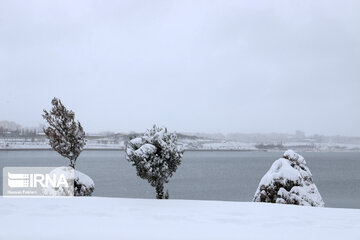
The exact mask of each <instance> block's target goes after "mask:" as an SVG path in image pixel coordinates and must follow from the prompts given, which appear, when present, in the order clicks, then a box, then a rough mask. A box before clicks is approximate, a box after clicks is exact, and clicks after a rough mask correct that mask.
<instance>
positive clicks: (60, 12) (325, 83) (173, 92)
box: [0, 0, 360, 136]
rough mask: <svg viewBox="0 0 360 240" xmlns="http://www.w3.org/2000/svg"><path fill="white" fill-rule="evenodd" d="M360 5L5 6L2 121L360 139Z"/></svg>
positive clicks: (0, 7) (0, 59)
mask: <svg viewBox="0 0 360 240" xmlns="http://www.w3.org/2000/svg"><path fill="white" fill-rule="evenodd" d="M359 13H360V1H358V0H354V1H344V0H338V1H329V0H326V1H313V0H311V1H304V0H296V1H295V0H293V1H288V0H286V1H269V0H266V1H253V0H251V1H230V0H229V1H227V0H220V1H184V0H178V1H165V0H164V1H148V0H145V1H134V0H129V1H102V0H101V1H100V0H99V1H91V0H84V1H78V0H77V1H73V0H71V1H70V0H69V1H65V0H61V1H52V0H42V1H32V0H24V1H17V0H8V1H5V0H0V83H1V85H0V90H1V93H0V120H13V121H16V122H18V123H20V124H21V125H23V126H38V124H39V123H44V121H43V120H42V118H41V113H42V110H43V109H44V108H46V109H49V108H50V101H51V99H52V98H53V97H54V96H56V97H59V98H60V99H62V101H63V103H64V104H65V105H66V106H67V107H68V108H69V109H72V110H74V111H75V113H76V117H77V119H79V120H80V121H81V122H82V124H83V126H84V128H85V130H87V131H90V132H96V131H102V130H114V131H129V130H136V131H143V130H145V129H147V128H149V127H151V126H152V124H153V123H157V124H159V125H165V126H168V128H169V129H170V130H172V131H178V132H179V131H185V132H211V133H214V132H223V133H229V132H243V133H252V132H283V133H285V132H294V131H295V130H297V129H301V130H304V131H305V132H306V133H308V134H313V133H320V134H327V135H334V134H342V135H358V136H360V94H359V92H360V14H359Z"/></svg>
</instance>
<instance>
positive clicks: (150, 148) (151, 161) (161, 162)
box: [126, 125, 184, 199]
mask: <svg viewBox="0 0 360 240" xmlns="http://www.w3.org/2000/svg"><path fill="white" fill-rule="evenodd" d="M183 153H184V151H183V150H182V149H181V148H180V147H179V146H178V145H177V136H176V134H174V133H169V132H168V131H167V129H166V128H161V127H157V126H156V125H154V126H153V128H151V129H149V130H148V131H147V132H146V133H145V134H144V136H141V137H136V138H133V139H131V140H130V141H129V142H128V143H127V146H126V159H127V160H128V161H129V162H131V163H132V165H133V166H135V167H136V171H137V175H138V176H139V177H141V178H143V179H146V180H148V182H149V183H150V185H151V186H153V187H155V189H156V198H158V199H163V198H169V194H168V192H167V193H166V194H165V195H164V184H165V183H168V182H169V178H170V177H171V176H172V175H173V173H174V172H175V171H176V169H177V167H178V166H179V165H180V163H181V158H182V156H183Z"/></svg>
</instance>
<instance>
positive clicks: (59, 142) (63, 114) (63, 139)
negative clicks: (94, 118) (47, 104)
mask: <svg viewBox="0 0 360 240" xmlns="http://www.w3.org/2000/svg"><path fill="white" fill-rule="evenodd" d="M51 103H52V105H53V107H52V109H51V111H50V112H48V111H46V110H44V114H43V115H42V116H43V118H44V119H45V120H46V121H47V122H48V124H49V126H48V127H47V128H44V133H45V134H46V136H47V137H48V138H49V142H50V145H51V147H52V148H53V149H54V150H55V151H56V152H58V153H59V154H60V155H61V156H63V157H66V158H68V159H69V160H70V167H72V168H74V169H75V165H76V159H77V158H78V157H79V155H80V153H81V151H82V150H83V148H84V146H85V144H86V142H85V132H84V130H83V128H82V126H81V124H80V122H79V121H77V122H76V121H75V113H74V112H73V111H71V110H67V109H66V107H65V106H64V105H63V104H62V103H61V101H60V100H59V99H57V98H54V99H53V100H52V101H51Z"/></svg>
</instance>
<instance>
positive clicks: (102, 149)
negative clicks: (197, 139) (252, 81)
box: [0, 148, 360, 153]
mask: <svg viewBox="0 0 360 240" xmlns="http://www.w3.org/2000/svg"><path fill="white" fill-rule="evenodd" d="M6 151H54V150H52V149H51V148H0V152H6ZM84 151H125V149H123V148H122V149H120V148H87V149H84ZM283 151H284V150H283V149H279V150H277V149H271V150H265V149H263V150H262V149H258V150H252V149H248V150H244V149H188V150H186V149H185V152H283ZM298 152H327V153H329V152H330V153H336V152H360V151H301V150H300V151H298Z"/></svg>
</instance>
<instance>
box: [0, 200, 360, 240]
mask: <svg viewBox="0 0 360 240" xmlns="http://www.w3.org/2000/svg"><path fill="white" fill-rule="evenodd" d="M359 237H360V209H335V208H315V207H301V206H293V205H281V204H267V203H245V202H220V201H190V200H149V199H147V200H145V199H118V198H97V197H88V198H86V197H85V198H84V197H75V198H6V197H1V198H0V239H6V240H12V239H52V240H55V239H87V240H89V239H107V240H108V239H141V240H143V239H166V240H172V239H179V240H189V239H204V240H211V239H216V240H226V239H259V240H260V239H261V240H264V239H266V240H272V239H276V240H279V239H291V240H296V239H299V240H304V239H327V240H329V239H336V240H338V239H359Z"/></svg>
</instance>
